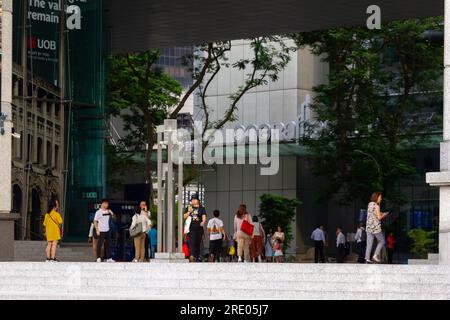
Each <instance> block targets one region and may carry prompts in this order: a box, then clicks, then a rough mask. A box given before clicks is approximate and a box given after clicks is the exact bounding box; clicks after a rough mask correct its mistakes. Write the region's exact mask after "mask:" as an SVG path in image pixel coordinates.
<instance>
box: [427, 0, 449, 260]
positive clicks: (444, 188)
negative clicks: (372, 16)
mask: <svg viewBox="0 0 450 320" xmlns="http://www.w3.org/2000/svg"><path fill="white" fill-rule="evenodd" d="M443 101H444V120H443V122H444V123H443V129H444V132H443V139H444V141H443V142H442V143H441V152H440V160H441V161H440V162H441V172H433V173H427V182H428V183H429V184H430V185H432V186H438V187H439V264H441V265H450V0H445V12H444V99H443Z"/></svg>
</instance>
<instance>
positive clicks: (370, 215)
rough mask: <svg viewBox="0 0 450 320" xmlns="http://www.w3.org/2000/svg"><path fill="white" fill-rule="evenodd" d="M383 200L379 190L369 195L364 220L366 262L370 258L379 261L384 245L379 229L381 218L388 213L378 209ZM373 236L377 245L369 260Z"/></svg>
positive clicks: (368, 261)
mask: <svg viewBox="0 0 450 320" xmlns="http://www.w3.org/2000/svg"><path fill="white" fill-rule="evenodd" d="M382 200H383V195H382V194H381V192H374V193H372V196H371V197H370V203H369V205H368V206H367V222H366V233H367V248H366V262H367V263H372V260H373V261H375V262H376V263H380V262H381V260H380V252H381V249H382V248H383V246H384V242H385V240H384V234H383V231H382V229H381V220H383V219H384V218H385V217H386V216H387V215H388V214H389V213H388V212H385V213H382V212H381V211H380V204H381V201H382ZM374 238H376V239H377V242H378V244H377V247H376V249H375V254H374V255H373V257H372V260H370V255H371V253H372V245H373V240H374Z"/></svg>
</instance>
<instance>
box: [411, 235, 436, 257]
mask: <svg viewBox="0 0 450 320" xmlns="http://www.w3.org/2000/svg"><path fill="white" fill-rule="evenodd" d="M408 236H409V238H410V239H411V240H412V245H411V253H413V254H415V255H417V256H419V257H421V258H426V256H427V254H428V253H431V252H434V251H435V250H436V249H437V232H436V231H425V230H423V229H413V230H410V231H409V232H408Z"/></svg>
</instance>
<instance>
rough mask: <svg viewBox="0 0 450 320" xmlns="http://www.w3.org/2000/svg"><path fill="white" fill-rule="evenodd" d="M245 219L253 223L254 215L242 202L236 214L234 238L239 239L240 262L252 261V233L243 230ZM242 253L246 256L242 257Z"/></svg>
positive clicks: (238, 252)
mask: <svg viewBox="0 0 450 320" xmlns="http://www.w3.org/2000/svg"><path fill="white" fill-rule="evenodd" d="M244 221H247V222H248V223H252V216H251V215H250V213H248V212H247V206H246V205H245V204H241V205H240V206H239V209H238V210H237V211H236V214H235V216H234V236H233V239H234V240H236V241H237V254H238V262H242V261H244V262H246V261H250V241H251V239H252V238H251V235H248V234H247V233H245V232H244V231H242V230H241V228H242V223H243V222H244ZM242 254H244V258H242Z"/></svg>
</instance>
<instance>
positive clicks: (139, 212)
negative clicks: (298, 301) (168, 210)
mask: <svg viewBox="0 0 450 320" xmlns="http://www.w3.org/2000/svg"><path fill="white" fill-rule="evenodd" d="M146 209H147V208H146V206H145V207H144V208H143V207H142V205H140V206H139V207H138V208H136V211H135V213H134V216H133V220H132V222H131V226H130V229H133V227H134V226H135V225H136V224H138V223H141V224H142V232H141V233H140V234H138V235H137V236H135V237H134V260H133V262H144V260H145V242H146V240H147V232H148V230H149V229H150V228H151V226H152V225H151V221H150V219H149V214H148V211H147V210H146Z"/></svg>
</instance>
